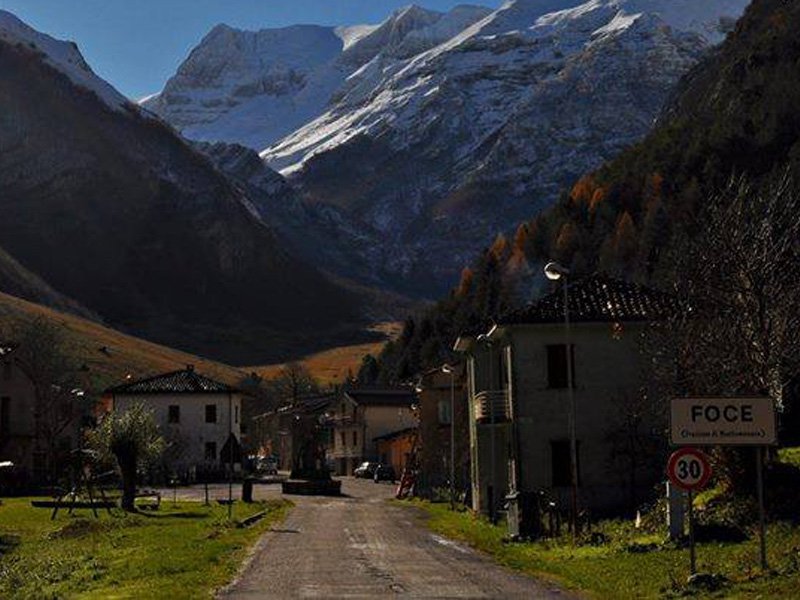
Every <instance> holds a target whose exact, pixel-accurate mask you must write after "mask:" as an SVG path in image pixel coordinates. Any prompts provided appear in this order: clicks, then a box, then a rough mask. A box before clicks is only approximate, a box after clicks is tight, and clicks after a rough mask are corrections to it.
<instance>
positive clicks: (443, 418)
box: [439, 400, 453, 425]
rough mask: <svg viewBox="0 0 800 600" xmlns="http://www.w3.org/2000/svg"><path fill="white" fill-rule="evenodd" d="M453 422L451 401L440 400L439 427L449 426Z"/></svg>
mask: <svg viewBox="0 0 800 600" xmlns="http://www.w3.org/2000/svg"><path fill="white" fill-rule="evenodd" d="M452 420H453V419H452V415H451V414H450V400H439V425H449V424H450V423H451V422H452Z"/></svg>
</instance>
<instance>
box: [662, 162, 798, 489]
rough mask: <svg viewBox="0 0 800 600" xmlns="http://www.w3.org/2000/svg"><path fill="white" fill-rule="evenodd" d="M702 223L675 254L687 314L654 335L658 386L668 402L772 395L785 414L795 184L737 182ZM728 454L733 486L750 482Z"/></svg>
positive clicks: (793, 311)
mask: <svg viewBox="0 0 800 600" xmlns="http://www.w3.org/2000/svg"><path fill="white" fill-rule="evenodd" d="M701 217H702V221H701V223H702V224H703V227H702V228H701V229H700V230H699V232H698V233H696V234H695V235H692V236H691V237H690V236H689V235H683V236H679V237H676V240H675V242H674V244H673V247H672V249H671V252H670V254H669V260H670V267H671V268H670V272H669V273H668V276H667V277H668V279H669V280H670V281H671V282H672V285H673V291H674V293H675V294H676V296H677V298H678V299H679V300H680V303H681V310H678V311H676V314H675V316H674V318H672V319H671V320H669V321H668V322H666V323H664V324H662V325H661V326H656V327H655V328H654V329H653V331H651V336H650V340H649V341H648V342H649V343H648V347H649V354H650V357H651V366H652V367H653V368H654V374H655V375H656V377H655V381H656V382H657V383H658V384H660V386H661V391H662V393H664V395H665V396H669V395H685V394H692V395H752V394H759V395H767V394H768V395H770V396H771V397H773V398H775V399H776V401H777V403H778V406H779V408H780V409H782V408H784V406H783V405H784V402H785V401H786V396H785V395H784V389H785V387H786V386H787V384H788V383H789V382H790V381H791V380H792V378H793V377H794V376H796V375H797V373H798V371H799V369H800V195H798V193H797V187H796V186H795V183H794V182H793V181H792V179H791V178H790V177H789V176H788V175H783V176H781V177H779V178H777V179H775V180H772V181H770V182H766V183H762V184H761V185H760V186H758V187H757V188H756V187H754V186H752V185H750V184H749V183H747V182H746V181H745V180H742V179H737V180H734V181H732V182H731V183H730V184H729V186H728V187H727V188H726V189H725V190H724V191H723V192H722V193H720V194H718V195H716V196H714V197H712V198H710V199H709V200H708V202H707V203H706V206H705V209H704V211H703V214H702V215H701ZM724 454H726V455H727V456H725V458H726V460H723V461H722V466H723V467H724V468H726V469H728V470H729V472H728V473H727V475H728V481H729V483H730V484H731V485H732V486H734V485H735V484H736V483H738V482H741V483H743V484H747V485H748V486H749V483H750V482H749V479H750V477H749V476H747V475H748V473H747V471H748V470H749V468H747V467H746V468H744V469H742V468H741V464H740V463H741V461H739V460H737V455H736V453H735V452H729V453H724ZM748 462H750V463H752V460H750V461H748ZM737 480H738V481H737Z"/></svg>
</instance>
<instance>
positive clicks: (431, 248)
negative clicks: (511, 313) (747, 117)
mask: <svg viewBox="0 0 800 600" xmlns="http://www.w3.org/2000/svg"><path fill="white" fill-rule="evenodd" d="M748 1H749V0H703V1H702V2H701V1H697V0H590V1H581V0H510V1H509V2H507V3H506V4H504V5H503V6H502V7H501V8H499V9H498V10H496V11H489V10H487V9H481V8H478V7H459V8H457V9H454V10H453V11H451V12H450V13H446V14H441V13H435V12H432V11H427V10H424V9H421V8H418V7H409V8H407V9H403V10H401V11H398V12H396V13H394V14H393V15H392V16H391V17H390V18H389V19H387V21H385V22H384V23H382V24H381V25H379V26H377V27H375V28H370V27H359V28H352V29H350V30H342V29H339V30H333V29H323V30H322V32H321V33H320V34H319V35H324V36H325V39H327V40H330V43H329V44H327V45H325V52H320V54H319V55H315V58H314V60H310V59H304V61H302V62H303V64H302V66H298V65H297V64H295V63H291V61H289V60H288V59H284V58H283V53H285V52H286V49H285V48H283V47H281V48H280V50H279V49H273V50H270V51H265V52H262V53H261V54H258V59H257V61H255V62H253V63H252V64H256V63H257V64H258V65H259V66H258V68H248V69H247V77H243V76H242V75H241V71H238V70H237V69H238V67H236V65H239V64H240V60H239V59H237V60H235V61H234V60H232V59H225V60H215V61H210V62H208V63H207V64H206V63H205V61H201V62H203V63H204V64H203V65H202V66H203V68H202V69H198V66H197V64H195V63H197V62H198V61H200V59H201V57H202V56H204V55H206V54H208V55H210V56H214V57H218V56H229V55H235V56H237V57H239V56H241V55H242V52H244V51H243V50H242V48H245V46H246V45H245V44H244V43H243V41H242V40H245V39H250V38H248V36H249V35H250V36H264V37H267V36H269V35H278V33H276V32H275V31H272V32H270V31H269V30H267V31H266V32H259V33H257V34H248V33H246V32H236V35H235V36H234V35H233V34H232V37H231V38H230V39H226V40H224V43H223V44H220V43H218V42H215V41H214V40H215V39H217V38H218V37H219V36H218V35H215V34H214V32H212V34H209V36H207V37H206V39H204V40H203V42H202V43H201V44H200V46H198V48H197V49H196V50H195V51H194V52H193V53H192V55H191V56H190V57H189V59H188V60H187V62H186V63H185V64H184V65H183V66H182V67H181V69H180V70H179V73H178V75H176V77H174V78H173V79H172V80H170V82H169V83H168V84H167V87H166V88H165V91H164V92H163V93H162V94H161V95H160V96H158V97H157V98H156V99H154V100H151V101H150V102H148V104H147V105H148V106H149V107H151V108H152V109H153V110H155V111H156V112H158V113H159V114H161V115H162V116H163V117H164V118H166V119H167V120H169V121H170V122H172V123H173V124H175V125H176V126H177V127H179V128H181V129H182V131H183V132H184V134H185V135H187V136H189V137H196V138H199V139H210V140H223V141H237V142H241V143H243V144H245V145H249V146H250V147H251V148H254V149H257V150H259V151H261V156H262V158H263V159H264V160H265V161H266V162H267V163H268V164H269V165H271V166H273V167H274V168H277V169H279V170H280V171H281V172H282V173H283V174H284V175H286V176H288V177H290V180H291V181H292V182H293V183H294V184H295V185H296V186H298V187H300V188H302V189H303V190H304V191H305V192H306V193H307V194H308V195H310V196H311V197H313V198H315V199H317V200H318V201H321V202H328V203H331V204H335V205H337V206H339V207H341V208H344V209H345V210H346V211H348V212H349V214H350V215H351V216H352V217H353V218H357V219H360V220H362V221H363V222H364V223H366V224H367V225H369V226H370V227H373V228H375V229H377V230H378V231H380V232H382V234H383V240H384V244H386V245H387V246H388V247H389V248H391V250H390V251H389V252H388V253H387V255H388V256H389V257H390V259H389V261H390V263H391V264H390V266H389V267H388V268H389V270H390V271H391V272H393V273H395V275H396V276H400V277H402V278H404V279H406V280H407V281H413V282H414V283H415V287H417V286H419V285H420V282H423V284H422V285H423V287H425V286H428V287H442V286H447V285H449V284H451V283H452V277H453V274H454V273H456V272H457V271H458V269H459V268H460V267H461V266H462V265H463V264H465V263H466V262H468V261H469V259H470V258H471V256H472V254H473V253H474V252H475V251H476V250H477V249H479V248H480V247H481V246H483V245H485V244H487V243H488V241H489V240H490V239H491V237H492V236H493V235H494V234H495V233H496V232H497V231H502V230H505V229H507V228H508V227H510V226H512V225H513V224H514V223H516V222H517V221H518V220H519V219H521V218H529V217H530V216H531V215H532V214H535V212H536V211H537V210H538V209H540V208H542V207H544V206H546V205H548V204H549V203H551V202H552V201H553V199H554V198H555V197H556V196H557V194H558V193H559V192H560V191H561V190H562V189H564V187H565V186H567V185H569V184H571V183H572V182H573V181H574V180H575V179H576V178H577V177H578V176H579V175H580V174H582V173H584V172H587V171H589V170H591V169H593V168H595V167H597V166H598V165H599V164H601V163H602V162H603V161H605V160H607V159H609V158H611V157H613V156H614V155H616V154H617V153H619V151H620V150H621V149H623V148H624V147H626V146H627V145H629V144H631V143H633V142H635V141H637V140H639V139H640V138H641V137H642V136H644V134H645V133H647V131H649V129H650V128H651V127H652V124H653V122H654V120H655V119H656V117H657V116H658V114H659V111H660V110H661V107H662V106H663V103H664V101H665V100H666V98H667V96H668V95H669V93H670V91H671V89H672V88H673V86H674V84H675V83H676V82H677V80H678V79H679V78H680V77H681V76H682V75H683V74H684V73H686V72H687V71H688V70H689V69H690V68H691V67H692V66H693V65H694V64H695V63H696V62H697V61H698V59H699V58H700V57H701V56H702V54H703V53H704V52H705V51H706V49H708V48H709V47H710V46H712V45H714V44H717V43H719V42H720V41H721V40H722V39H723V38H724V35H725V32H726V30H727V29H729V28H730V27H731V26H732V24H733V22H734V21H735V19H736V18H738V17H739V15H740V14H741V13H742V12H743V10H744V8H745V7H746V5H747V4H748ZM215 31H216V30H215ZM278 31H280V32H282V33H281V34H280V35H290V33H289V32H288V31H287V30H278ZM345 32H346V33H347V35H345ZM292 35H294V34H292ZM293 39H294V40H297V39H298V38H296V37H293ZM337 40H338V41H337ZM297 43H298V44H300V45H301V46H303V47H306V46H307V44H311V43H312V41H311V39H310V38H308V37H304V39H303V40H302V41H297ZM247 47H248V48H249V46H247ZM246 54H247V56H249V57H252V56H255V55H254V54H253V52H252V51H251V50H248V51H247V52H246ZM256 54H257V53H256ZM242 60H244V59H242ZM247 60H250V59H249V58H248V59H247ZM254 60H255V59H254ZM245 62H247V61H245ZM248 64H250V63H248ZM189 65H193V66H192V68H191V69H188V67H189ZM229 65H234V66H229ZM271 69H272V70H274V71H275V72H276V73H277V72H280V73H282V74H283V75H282V76H281V77H280V78H278V80H280V81H285V80H290V81H295V84H294V86H291V85H287V86H285V87H284V88H280V89H279V90H278V91H275V89H276V87H277V86H275V85H274V84H272V85H264V86H262V88H260V89H263V90H265V91H263V92H259V93H256V94H254V95H252V97H248V99H247V101H242V100H241V99H240V96H237V95H236V94H235V93H233V92H232V91H231V90H234V89H235V82H244V84H245V86H246V87H247V89H248V90H249V89H252V86H251V85H249V84H248V82H250V81H252V79H253V78H254V77H255V78H258V77H263V75H262V74H263V73H272V71H271ZM292 69H294V71H292ZM187 70H188V71H189V72H190V73H195V72H196V71H199V72H202V73H207V74H212V75H213V76H206V77H200V76H191V77H187V76H186V72H187ZM300 71H302V73H301V72H300ZM287 72H291V73H294V74H295V75H296V76H295V77H294V79H292V77H289V76H288V75H286V73H287ZM268 79H269V81H270V82H274V81H275V80H276V79H275V78H274V77H272V76H270V77H269V78H268ZM279 104H280V108H277V109H276V108H274V107H276V106H278V105H279ZM287 106H288V107H289V108H288V109H286V108H285V107H287ZM271 122H273V123H274V124H275V125H274V126H273V125H270V123H271Z"/></svg>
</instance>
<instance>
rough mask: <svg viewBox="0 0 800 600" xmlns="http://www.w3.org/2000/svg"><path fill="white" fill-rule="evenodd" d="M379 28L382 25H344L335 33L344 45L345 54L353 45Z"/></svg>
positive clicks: (335, 30)
mask: <svg viewBox="0 0 800 600" xmlns="http://www.w3.org/2000/svg"><path fill="white" fill-rule="evenodd" d="M378 27H380V25H344V26H341V27H337V28H336V29H334V32H335V33H336V35H337V36H339V38H340V39H341V40H342V42H343V43H344V46H343V47H342V51H343V52H344V51H346V50H347V49H348V48H350V47H351V46H352V45H353V44H355V43H357V42H358V41H359V40H361V39H363V38H365V37H366V36H368V35H369V34H370V33H372V32H373V31H375V30H376V29H377V28H378Z"/></svg>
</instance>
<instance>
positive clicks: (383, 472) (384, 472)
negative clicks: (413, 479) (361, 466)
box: [372, 465, 397, 483]
mask: <svg viewBox="0 0 800 600" xmlns="http://www.w3.org/2000/svg"><path fill="white" fill-rule="evenodd" d="M372 478H373V480H374V481H375V483H378V482H379V481H395V480H396V479H397V477H396V474H395V472H394V467H393V466H392V465H378V467H377V468H376V469H375V473H374V474H373V476H372Z"/></svg>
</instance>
